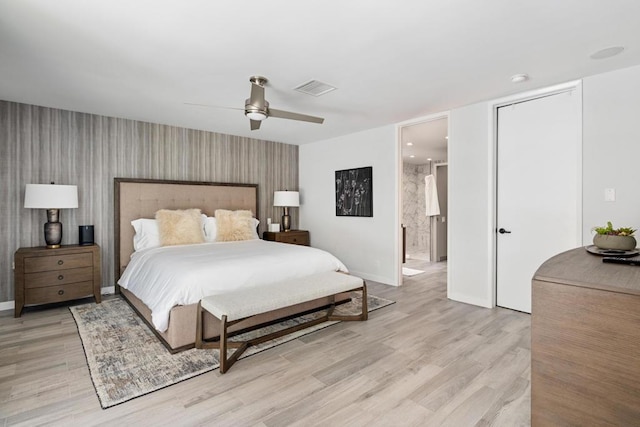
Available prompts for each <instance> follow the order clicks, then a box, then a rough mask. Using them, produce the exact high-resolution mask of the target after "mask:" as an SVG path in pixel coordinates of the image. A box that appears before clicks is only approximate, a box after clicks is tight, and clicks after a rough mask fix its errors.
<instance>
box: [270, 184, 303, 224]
mask: <svg viewBox="0 0 640 427" xmlns="http://www.w3.org/2000/svg"><path fill="white" fill-rule="evenodd" d="M273 206H282V207H283V208H284V214H283V215H282V230H283V231H289V230H291V217H290V216H289V208H290V207H291V208H294V207H298V206H300V194H299V193H298V192H297V191H274V193H273Z"/></svg>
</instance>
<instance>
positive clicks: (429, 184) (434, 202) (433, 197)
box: [424, 175, 440, 216]
mask: <svg viewBox="0 0 640 427" xmlns="http://www.w3.org/2000/svg"><path fill="white" fill-rule="evenodd" d="M424 195H425V200H426V202H427V216H434V215H440V204H439V203H438V189H437V188H436V179H435V177H434V176H433V175H427V176H425V177H424Z"/></svg>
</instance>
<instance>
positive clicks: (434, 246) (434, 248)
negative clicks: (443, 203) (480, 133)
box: [429, 145, 449, 262]
mask: <svg viewBox="0 0 640 427" xmlns="http://www.w3.org/2000/svg"><path fill="white" fill-rule="evenodd" d="M447 149H448V145H447ZM442 166H447V170H448V168H449V159H448V158H447V161H446V162H444V163H433V164H432V168H431V173H432V174H433V177H434V178H435V180H436V183H437V182H438V168H439V167H442ZM448 193H449V186H448V185H447V195H446V197H447V205H448V203H449V200H448V197H449V194H448ZM438 216H442V215H438ZM445 218H446V219H445V221H448V220H449V213H448V209H447V216H446V217H445ZM446 224H447V227H449V223H448V222H447V223H446ZM429 227H431V239H430V242H429V258H430V259H431V262H440V261H439V260H438V259H437V256H436V255H437V252H438V239H439V238H440V236H439V235H438V228H437V227H438V219H437V216H432V217H431V218H430V219H429ZM448 231H449V230H448V228H447V232H448ZM448 238H449V236H448V234H447V239H448ZM448 252H449V242H447V256H446V259H449V254H448Z"/></svg>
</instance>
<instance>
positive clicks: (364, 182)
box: [336, 166, 373, 216]
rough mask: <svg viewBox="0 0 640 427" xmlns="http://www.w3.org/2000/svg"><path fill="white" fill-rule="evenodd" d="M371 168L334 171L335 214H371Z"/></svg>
mask: <svg viewBox="0 0 640 427" xmlns="http://www.w3.org/2000/svg"><path fill="white" fill-rule="evenodd" d="M372 177H373V168H372V167H371V166H369V167H366V168H358V169H345V170H341V171H336V216H373V184H372V181H371V179H372Z"/></svg>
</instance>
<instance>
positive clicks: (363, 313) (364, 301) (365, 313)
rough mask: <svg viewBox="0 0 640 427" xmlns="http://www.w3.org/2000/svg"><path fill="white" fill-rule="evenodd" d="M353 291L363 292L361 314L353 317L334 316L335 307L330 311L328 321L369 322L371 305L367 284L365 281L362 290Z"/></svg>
mask: <svg viewBox="0 0 640 427" xmlns="http://www.w3.org/2000/svg"><path fill="white" fill-rule="evenodd" d="M353 291H361V292H362V311H361V312H360V314H356V315H351V316H341V315H334V314H333V307H331V308H330V309H329V312H328V314H327V320H345V321H354V320H367V319H368V318H369V304H367V284H366V282H365V281H364V280H363V281H362V288H361V289H354V290H353Z"/></svg>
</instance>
